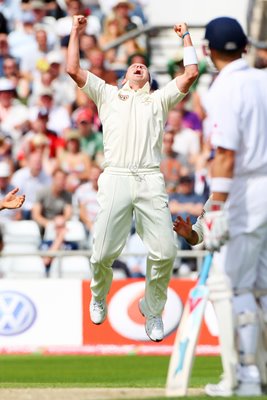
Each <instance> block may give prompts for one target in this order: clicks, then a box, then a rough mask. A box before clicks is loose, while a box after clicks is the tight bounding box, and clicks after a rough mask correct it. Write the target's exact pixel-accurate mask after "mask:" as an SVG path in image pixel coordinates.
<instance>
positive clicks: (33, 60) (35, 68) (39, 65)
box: [20, 26, 51, 82]
mask: <svg viewBox="0 0 267 400" xmlns="http://www.w3.org/2000/svg"><path fill="white" fill-rule="evenodd" d="M34 35H35V49H34V51H27V50H26V49H25V52H24V53H23V55H21V57H20V69H21V74H22V76H24V77H25V78H27V79H28V80H29V81H30V82H31V81H32V80H33V79H35V78H38V77H39V75H40V73H41V72H43V71H46V70H47V69H48V62H47V61H46V55H47V54H48V53H49V51H51V46H49V45H48V39H47V32H46V30H45V29H44V28H41V27H38V26H37V27H35V29H34Z"/></svg>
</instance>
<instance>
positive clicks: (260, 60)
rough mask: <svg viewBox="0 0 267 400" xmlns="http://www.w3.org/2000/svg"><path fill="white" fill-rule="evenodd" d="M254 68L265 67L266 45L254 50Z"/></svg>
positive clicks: (266, 64)
mask: <svg viewBox="0 0 267 400" xmlns="http://www.w3.org/2000/svg"><path fill="white" fill-rule="evenodd" d="M255 68H259V69H267V45H266V48H261V49H257V50H256V59H255Z"/></svg>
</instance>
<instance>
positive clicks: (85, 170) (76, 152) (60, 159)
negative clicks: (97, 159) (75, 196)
mask: <svg viewBox="0 0 267 400" xmlns="http://www.w3.org/2000/svg"><path fill="white" fill-rule="evenodd" d="M64 138H65V149H62V150H61V151H60V152H59V153H58V155H57V167H58V168H60V169H61V170H62V171H64V172H65V173H66V174H67V175H68V183H69V184H71V187H69V188H68V189H69V190H70V191H71V192H73V190H74V189H75V187H77V186H78V185H80V183H82V182H85V181H87V180H88V179H89V175H90V170H91V159H90V157H89V156H88V154H86V153H85V152H83V151H81V149H80V134H79V131H78V130H77V129H69V130H67V131H66V132H65V134H64ZM72 186H74V188H72Z"/></svg>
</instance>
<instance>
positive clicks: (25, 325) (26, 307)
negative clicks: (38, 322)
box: [0, 290, 36, 336]
mask: <svg viewBox="0 0 267 400" xmlns="http://www.w3.org/2000/svg"><path fill="white" fill-rule="evenodd" d="M35 319H36V308H35V306H34V304H33V302H32V301H31V300H30V299H29V298H28V297H27V296H25V295H24V294H22V293H18V292H14V291H9V290H7V291H2V292H0V336H1V335H2V336H13V335H19V334H21V333H22V332H25V331H26V330H27V329H29V328H30V327H31V326H32V324H33V323H34V321H35Z"/></svg>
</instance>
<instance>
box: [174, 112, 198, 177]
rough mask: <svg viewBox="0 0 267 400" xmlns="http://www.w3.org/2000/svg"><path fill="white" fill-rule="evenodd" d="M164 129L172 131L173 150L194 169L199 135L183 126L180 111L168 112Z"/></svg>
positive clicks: (183, 161)
mask: <svg viewBox="0 0 267 400" xmlns="http://www.w3.org/2000/svg"><path fill="white" fill-rule="evenodd" d="M166 130H169V131H171V132H174V144H173V150H174V151H175V152H177V153H178V154H179V155H180V157H181V158H180V160H182V163H183V164H185V165H187V167H188V168H189V169H194V163H195V157H196V156H197V155H198V154H199V152H200V137H199V134H197V133H196V132H195V131H193V130H192V129H190V128H184V127H183V113H182V111H180V110H176V109H173V110H171V111H170V112H169V114H168V119H167V127H166Z"/></svg>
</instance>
